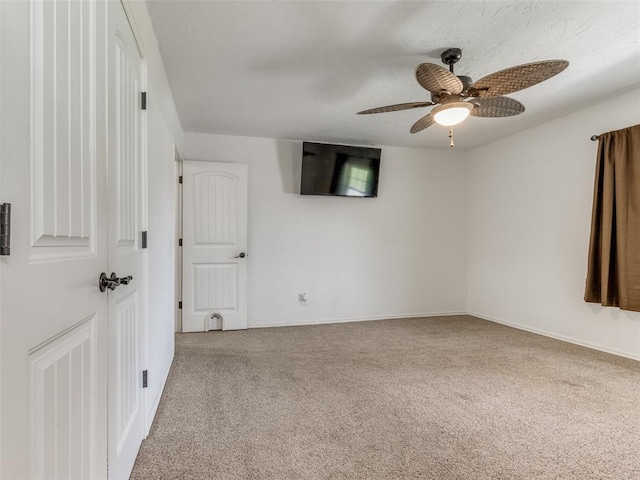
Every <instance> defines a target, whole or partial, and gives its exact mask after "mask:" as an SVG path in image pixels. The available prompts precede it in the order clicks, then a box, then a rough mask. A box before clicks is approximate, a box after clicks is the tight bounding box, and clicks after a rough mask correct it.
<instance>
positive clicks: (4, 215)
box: [0, 203, 11, 255]
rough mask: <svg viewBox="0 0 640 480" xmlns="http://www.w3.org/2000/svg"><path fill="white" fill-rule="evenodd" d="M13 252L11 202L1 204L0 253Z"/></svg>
mask: <svg viewBox="0 0 640 480" xmlns="http://www.w3.org/2000/svg"><path fill="white" fill-rule="evenodd" d="M10 254H11V204H10V203H3V204H1V205H0V255H10Z"/></svg>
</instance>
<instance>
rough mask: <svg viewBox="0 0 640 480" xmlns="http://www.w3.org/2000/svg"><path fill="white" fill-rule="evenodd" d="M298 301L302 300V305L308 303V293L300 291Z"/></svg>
mask: <svg viewBox="0 0 640 480" xmlns="http://www.w3.org/2000/svg"><path fill="white" fill-rule="evenodd" d="M298 301H299V302H300V305H306V304H307V294H306V293H299V294H298Z"/></svg>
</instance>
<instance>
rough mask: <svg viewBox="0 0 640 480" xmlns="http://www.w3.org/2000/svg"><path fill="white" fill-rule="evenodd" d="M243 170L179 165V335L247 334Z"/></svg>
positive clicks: (218, 165)
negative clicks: (181, 190) (212, 332)
mask: <svg viewBox="0 0 640 480" xmlns="http://www.w3.org/2000/svg"><path fill="white" fill-rule="evenodd" d="M247 181H248V169H247V165H241V164H235V163H214V162H194V161H185V162H184V165H183V193H182V195H183V199H182V204H183V226H182V235H183V237H182V256H183V257H182V279H183V280H182V281H183V290H182V331H183V332H203V331H208V330H217V329H222V330H238V329H245V328H247V261H248V258H247V255H248V252H247Z"/></svg>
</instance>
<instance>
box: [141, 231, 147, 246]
mask: <svg viewBox="0 0 640 480" xmlns="http://www.w3.org/2000/svg"><path fill="white" fill-rule="evenodd" d="M142 248H147V232H146V231H144V232H142Z"/></svg>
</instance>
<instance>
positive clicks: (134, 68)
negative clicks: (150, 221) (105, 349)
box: [108, 2, 144, 480]
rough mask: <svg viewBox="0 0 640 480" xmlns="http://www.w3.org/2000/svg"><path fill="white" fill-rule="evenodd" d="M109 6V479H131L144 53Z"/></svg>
mask: <svg viewBox="0 0 640 480" xmlns="http://www.w3.org/2000/svg"><path fill="white" fill-rule="evenodd" d="M110 4H111V8H110V9H109V40H108V49H109V50H108V51H109V99H110V100H109V135H110V137H109V154H108V177H109V184H108V190H109V235H108V243H109V247H108V251H109V269H110V272H112V273H113V274H115V275H114V276H115V277H116V278H119V279H120V280H119V283H120V285H119V286H118V287H116V288H115V289H114V290H113V291H111V292H110V293H109V479H110V480H121V479H126V478H129V474H130V473H131V469H132V468H133V464H134V462H135V459H136V455H137V454H138V449H139V448H140V444H141V443H142V440H143V438H144V413H143V395H142V388H143V380H142V364H141V357H142V355H141V348H142V338H141V335H142V331H143V325H142V318H143V314H144V312H143V308H144V298H143V296H144V289H143V288H142V285H143V283H144V278H143V254H142V249H141V245H140V241H141V231H142V217H143V205H142V195H141V193H142V179H143V177H144V175H143V174H144V172H143V171H142V167H143V162H142V145H143V136H142V132H143V128H142V110H141V95H140V92H141V91H142V90H143V88H142V59H141V58H140V54H139V52H138V47H137V44H136V40H135V38H134V36H133V33H132V31H131V28H130V26H129V23H128V21H127V17H126V15H125V12H124V10H123V9H122V7H121V6H120V4H119V2H110Z"/></svg>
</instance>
